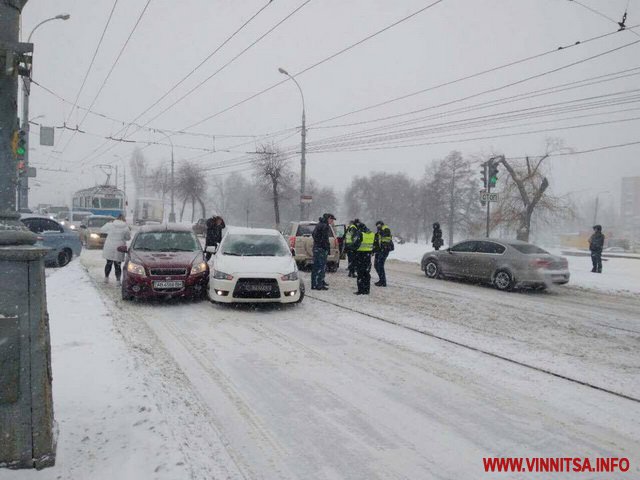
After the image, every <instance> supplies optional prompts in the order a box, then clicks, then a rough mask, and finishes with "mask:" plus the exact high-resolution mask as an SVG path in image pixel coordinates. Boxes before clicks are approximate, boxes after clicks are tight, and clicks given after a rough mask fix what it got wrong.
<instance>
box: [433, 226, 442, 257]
mask: <svg viewBox="0 0 640 480" xmlns="http://www.w3.org/2000/svg"><path fill="white" fill-rule="evenodd" d="M431 245H433V249H434V250H440V247H442V245H444V240H442V230H441V229H440V224H439V223H438V222H436V223H434V224H433V235H432V236H431Z"/></svg>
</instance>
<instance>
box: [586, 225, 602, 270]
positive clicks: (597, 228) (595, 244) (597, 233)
mask: <svg viewBox="0 0 640 480" xmlns="http://www.w3.org/2000/svg"><path fill="white" fill-rule="evenodd" d="M603 247H604V235H603V234H602V225H594V226H593V235H591V237H590V238H589V250H591V263H592V264H593V268H592V269H591V272H592V273H602V249H603Z"/></svg>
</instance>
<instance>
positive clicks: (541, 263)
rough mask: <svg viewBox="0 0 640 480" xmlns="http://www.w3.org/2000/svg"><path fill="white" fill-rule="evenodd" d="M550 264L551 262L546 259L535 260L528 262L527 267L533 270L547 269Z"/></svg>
mask: <svg viewBox="0 0 640 480" xmlns="http://www.w3.org/2000/svg"><path fill="white" fill-rule="evenodd" d="M551 264H552V262H551V260H547V259H546V258H536V259H534V260H531V261H530V262H529V265H531V266H532V267H534V268H549V267H550V266H551Z"/></svg>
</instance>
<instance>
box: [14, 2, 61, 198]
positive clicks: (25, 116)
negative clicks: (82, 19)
mask: <svg viewBox="0 0 640 480" xmlns="http://www.w3.org/2000/svg"><path fill="white" fill-rule="evenodd" d="M69 18H71V15H69V14H68V13H61V14H60V15H56V16H55V17H51V18H47V19H46V20H43V21H42V22H40V23H39V24H37V25H36V26H35V27H33V29H32V30H31V33H30V34H29V37H28V38H27V43H31V37H32V36H33V34H34V32H35V31H36V30H37V29H38V28H39V27H40V25H44V24H45V23H47V22H51V21H53V20H69ZM32 72H33V69H31V70H30V71H29V72H28V74H27V75H25V76H23V77H22V82H23V83H22V130H23V131H24V132H25V142H26V145H25V153H24V163H25V170H27V171H28V170H29V130H30V129H31V128H30V123H29V96H30V95H31V74H32ZM21 208H29V177H28V175H23V176H21V177H20V178H19V179H18V209H21Z"/></svg>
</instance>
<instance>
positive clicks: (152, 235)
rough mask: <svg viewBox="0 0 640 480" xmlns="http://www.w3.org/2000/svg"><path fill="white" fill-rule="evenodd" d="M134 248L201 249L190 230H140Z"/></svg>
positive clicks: (153, 250) (191, 250)
mask: <svg viewBox="0 0 640 480" xmlns="http://www.w3.org/2000/svg"><path fill="white" fill-rule="evenodd" d="M133 248H134V249H135V250H148V251H152V252H193V251H196V250H201V247H200V244H199V243H198V240H197V239H196V237H195V236H194V234H193V233H191V232H171V231H168V232H141V233H139V234H138V236H137V237H136V240H135V243H134V244H133Z"/></svg>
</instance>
